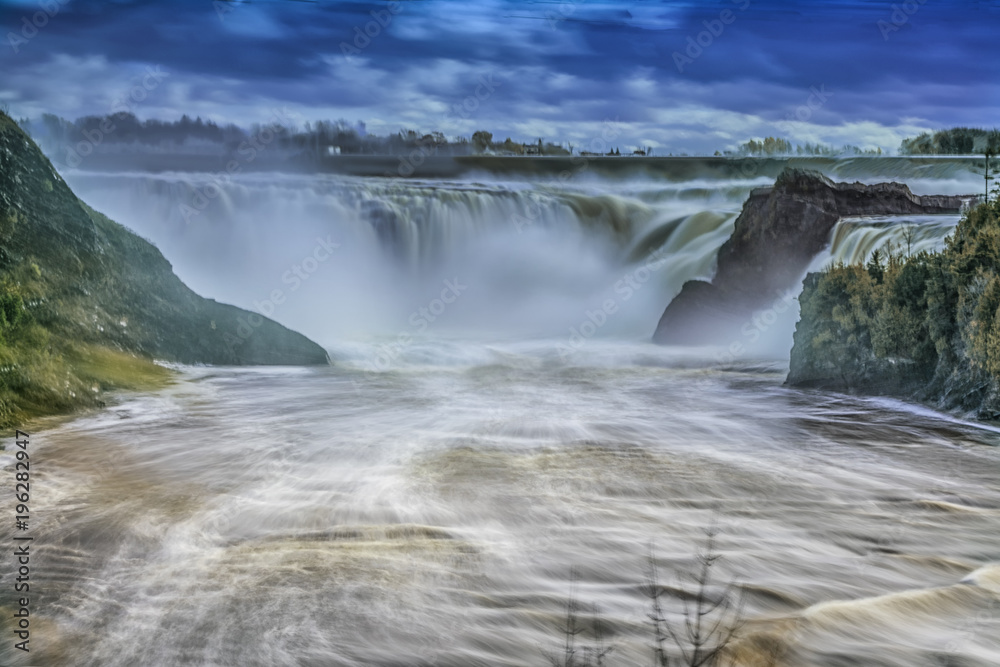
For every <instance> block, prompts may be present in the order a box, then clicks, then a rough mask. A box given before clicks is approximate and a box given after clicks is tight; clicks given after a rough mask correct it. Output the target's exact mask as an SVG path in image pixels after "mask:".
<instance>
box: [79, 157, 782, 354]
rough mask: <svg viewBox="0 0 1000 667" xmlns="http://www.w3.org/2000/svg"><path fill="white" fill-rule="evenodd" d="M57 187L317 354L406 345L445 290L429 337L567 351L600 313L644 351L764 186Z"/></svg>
mask: <svg viewBox="0 0 1000 667" xmlns="http://www.w3.org/2000/svg"><path fill="white" fill-rule="evenodd" d="M67 178H68V179H69V180H70V181H71V184H72V186H73V187H74V189H75V190H76V191H77V192H79V193H80V195H81V197H82V198H83V199H84V200H85V201H87V202H88V203H89V204H90V205H92V206H93V207H94V208H96V209H98V210H100V211H102V212H104V213H106V214H108V215H109V216H110V217H111V218H112V219H114V220H117V221H119V222H121V223H122V224H124V225H126V226H127V227H129V228H130V229H132V230H134V231H135V232H137V233H139V234H140V235H142V236H144V237H146V238H148V239H150V240H151V241H152V242H153V243H154V244H156V245H157V247H159V248H160V249H161V250H162V251H163V253H164V255H165V256H166V257H167V259H168V260H170V261H171V262H172V263H173V264H174V269H175V271H176V272H177V273H178V275H179V276H180V277H181V278H182V279H183V280H185V282H187V283H188V284H189V285H190V286H191V287H192V288H193V289H195V290H196V291H198V292H200V293H202V294H205V295H207V296H210V297H212V298H215V299H217V300H220V301H225V302H230V303H234V304H236V305H239V306H243V307H247V308H250V309H255V310H258V311H261V312H264V314H269V315H271V316H272V317H274V318H275V319H277V320H278V321H280V322H282V323H283V324H286V325H288V326H290V327H293V328H295V329H298V330H300V331H303V332H304V333H306V334H307V335H310V336H312V337H313V338H315V339H317V340H320V341H321V342H327V343H329V342H330V341H332V340H334V339H337V338H339V337H342V336H344V335H354V334H367V333H381V334H394V333H395V332H398V331H399V330H401V329H404V330H405V329H409V328H411V327H412V326H413V324H412V322H413V321H414V320H419V319H421V318H420V317H419V316H418V317H416V318H415V317H414V313H419V309H420V308H421V307H423V306H426V304H427V303H430V302H431V301H433V300H434V298H436V296H437V295H439V294H440V292H441V291H442V289H444V281H446V280H451V281H454V280H458V281H459V283H460V284H462V285H468V290H467V291H463V294H462V298H461V299H458V300H457V302H456V303H455V304H454V305H453V306H450V307H449V309H448V313H447V314H446V316H442V317H440V318H438V319H436V320H435V323H434V328H435V332H436V333H438V334H441V333H444V332H445V331H447V330H458V331H463V332H468V331H470V330H471V331H474V332H476V333H478V334H485V335H489V336H496V337H499V338H504V337H508V336H523V335H532V336H561V335H564V334H565V333H566V332H568V331H570V329H571V328H572V327H573V326H574V325H575V324H578V323H579V322H580V321H581V319H582V318H585V316H586V313H587V312H592V311H593V309H594V308H600V307H601V306H602V304H604V303H606V302H607V301H608V300H609V299H610V300H613V301H614V302H615V304H616V306H618V307H620V310H619V309H618V308H617V307H616V310H619V312H618V313H616V315H615V317H613V318H609V321H608V322H607V324H606V326H602V327H601V331H600V335H602V336H606V335H615V336H626V337H632V338H647V337H648V336H649V335H650V333H651V332H652V329H653V327H654V326H655V324H656V320H657V317H658V315H659V313H660V311H662V309H663V307H664V305H665V304H666V303H668V302H669V300H670V299H671V298H672V297H673V296H674V295H675V294H676V293H677V292H678V291H679V290H680V288H681V285H682V284H683V283H684V281H686V280H690V279H692V278H699V277H701V278H708V277H711V275H712V272H713V270H714V262H715V255H716V252H717V250H718V248H719V246H721V244H722V243H723V242H725V240H726V238H728V236H729V235H730V233H731V232H732V227H733V222H734V220H735V218H736V215H737V214H738V213H739V210H740V207H741V206H742V202H743V200H744V199H745V198H746V196H747V194H748V193H749V191H750V189H751V188H753V187H757V186H760V185H764V184H766V183H767V182H768V181H767V179H756V180H751V181H724V182H716V183H711V182H704V181H692V182H688V183H681V184H677V183H656V182H651V181H640V182H634V183H626V184H623V183H611V182H607V181H591V182H583V183H574V184H568V185H567V184H559V183H556V182H553V183H528V182H517V181H502V182H501V181H489V180H484V181H482V182H480V181H474V182H473V181H455V182H447V181H404V180H399V179H382V178H368V179H355V178H332V177H325V176H310V177H304V176H289V175H275V174H268V175H254V176H247V177H243V178H240V179H235V180H233V181H231V182H228V183H217V182H214V181H213V180H211V178H210V177H209V176H208V175H205V174H183V175H181V174H164V175H139V174H115V175H111V174H97V173H82V172H75V173H71V174H68V175H67ZM321 241H322V243H321ZM333 246H336V247H335V249H333V250H332V251H331V250H330V248H331V247H333ZM654 260H655V261H654ZM636 272H637V273H636ZM633 273H636V275H634V276H633ZM647 273H649V275H648V277H647ZM277 292H281V297H280V298H278V299H272V298H271V295H272V294H276V293H277ZM279 302H280V303H279Z"/></svg>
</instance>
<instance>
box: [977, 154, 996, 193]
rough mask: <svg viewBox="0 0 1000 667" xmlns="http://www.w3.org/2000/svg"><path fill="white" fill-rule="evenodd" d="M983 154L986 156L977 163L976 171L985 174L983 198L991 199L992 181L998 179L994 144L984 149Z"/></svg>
mask: <svg viewBox="0 0 1000 667" xmlns="http://www.w3.org/2000/svg"><path fill="white" fill-rule="evenodd" d="M983 156H984V157H985V158H986V159H985V160H983V162H981V163H977V164H976V173H979V174H982V175H983V199H984V200H989V198H990V181H994V180H996V177H995V176H993V175H992V174H995V173H996V171H997V166H996V162H995V157H996V153H995V151H994V149H993V147H992V146H990V147H988V148H986V150H985V151H983Z"/></svg>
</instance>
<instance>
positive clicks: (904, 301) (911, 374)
mask: <svg viewBox="0 0 1000 667" xmlns="http://www.w3.org/2000/svg"><path fill="white" fill-rule="evenodd" d="M800 302H801V306H802V313H801V319H800V321H799V323H798V326H797V328H796V332H795V345H794V348H793V349H792V358H791V372H790V373H789V382H790V383H791V384H798V385H811V386H819V387H826V388H831V389H836V390H841V391H852V392H860V393H874V394H887V395H895V396H906V397H913V398H916V399H919V400H923V401H927V402H931V403H933V404H936V405H938V406H939V407H942V408H948V409H962V410H968V411H975V412H976V413H977V415H978V416H979V417H980V418H984V419H996V418H998V417H1000V391H998V388H1000V200H994V201H991V202H987V203H983V204H980V205H979V206H977V207H976V208H974V209H972V210H971V211H969V212H968V213H967V214H966V215H965V216H963V218H962V220H961V221H960V223H959V225H958V227H957V228H956V230H955V232H954V234H953V235H952V236H950V237H949V238H948V240H947V245H946V247H945V249H944V250H943V251H942V252H940V253H921V254H919V255H915V256H911V257H906V256H903V254H902V252H901V251H900V250H899V249H895V248H887V249H884V250H883V251H881V252H879V253H877V254H876V256H875V257H873V258H872V260H871V261H870V262H869V263H868V264H867V265H866V266H860V265H855V266H840V267H837V268H834V269H832V270H831V271H828V272H826V273H821V274H811V275H810V276H809V277H808V278H807V279H806V282H805V288H804V290H803V293H802V296H801V298H800Z"/></svg>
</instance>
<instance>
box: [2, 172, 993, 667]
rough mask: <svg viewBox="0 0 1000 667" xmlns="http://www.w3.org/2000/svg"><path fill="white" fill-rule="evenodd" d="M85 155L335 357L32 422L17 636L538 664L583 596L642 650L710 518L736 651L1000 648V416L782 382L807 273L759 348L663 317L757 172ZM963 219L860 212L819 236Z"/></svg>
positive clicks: (901, 237) (908, 663)
mask: <svg viewBox="0 0 1000 667" xmlns="http://www.w3.org/2000/svg"><path fill="white" fill-rule="evenodd" d="M199 178H200V180H199ZM963 179H965V180H963ZM67 180H68V181H70V183H71V185H73V187H74V188H75V189H76V190H77V192H79V193H80V194H81V195H82V196H83V198H84V199H85V200H86V201H88V202H89V203H91V204H92V205H94V206H95V207H96V208H98V209H99V210H102V211H104V212H106V213H108V214H109V215H111V216H112V217H113V218H115V219H117V220H119V221H121V222H123V223H124V224H126V225H128V226H130V227H132V228H133V229H135V230H136V231H138V232H139V233H141V234H143V235H144V236H147V237H148V238H151V239H152V240H153V241H154V242H156V243H157V245H159V246H160V247H161V248H162V249H163V250H164V253H165V255H166V256H167V258H168V259H170V260H171V261H172V262H173V263H174V264H175V267H176V269H177V271H178V273H179V275H181V277H182V278H184V279H185V280H186V281H187V282H188V283H189V284H191V285H192V286H193V287H194V288H195V289H197V290H199V291H200V292H202V293H203V294H206V295H207V296H212V297H214V298H217V299H219V300H224V301H230V302H233V303H236V304H238V305H242V306H245V307H249V308H254V307H256V308H257V309H259V310H262V311H264V312H266V313H270V314H271V315H272V317H274V318H275V319H278V320H279V321H281V322H282V323H284V324H287V325H289V326H292V327H293V328H297V329H299V330H301V331H303V332H305V333H307V334H308V335H310V336H312V337H313V338H314V339H317V340H319V341H320V342H321V343H323V344H324V345H325V346H326V347H327V348H328V349H329V350H330V354H331V359H332V362H333V363H332V364H331V365H330V366H329V367H322V368H306V369H290V368H252V369H236V368H207V367H206V368H201V367H182V368H178V369H177V370H178V381H177V382H176V383H175V384H174V385H172V386H171V387H170V388H169V389H167V390H164V391H162V392H159V393H156V394H154V395H128V396H122V397H121V400H120V402H119V403H118V404H116V405H114V406H112V407H110V408H108V409H106V410H103V411H101V412H98V413H95V414H90V415H84V416H81V417H77V418H74V419H72V420H70V421H66V422H63V423H60V424H55V425H51V426H50V427H49V428H47V429H45V430H42V431H39V432H38V433H34V434H33V438H32V446H33V447H34V448H35V450H34V453H33V454H32V471H33V482H34V483H33V485H32V487H33V488H32V497H33V498H34V499H35V500H34V501H33V503H34V506H33V507H32V512H33V517H34V523H35V525H34V527H33V534H34V535H35V538H36V539H35V543H34V547H33V549H34V552H33V553H34V555H33V560H32V576H33V577H37V580H36V582H35V583H33V584H32V586H33V588H32V590H33V591H35V590H36V587H37V593H35V595H36V596H37V601H38V604H37V606H36V607H35V610H34V618H33V626H32V627H33V635H32V642H33V644H34V643H35V642H37V649H36V650H35V652H33V653H32V659H31V661H27V660H26V658H25V657H23V656H21V655H18V654H17V653H16V652H15V651H13V650H12V649H11V645H12V642H8V641H5V642H4V643H3V644H2V646H0V662H2V663H3V664H11V665H27V664H37V665H87V666H91V665H93V666H123V667H124V666H132V665H189V664H190V665H316V666H320V665H384V666H389V665H435V666H439V667H445V666H456V667H458V666H463V665H546V664H550V663H549V656H552V655H554V656H562V655H563V653H564V648H563V645H564V642H565V632H564V628H565V624H566V622H567V602H568V599H569V598H570V597H572V599H573V600H575V606H576V608H577V611H576V612H575V616H577V617H578V622H579V625H580V627H581V629H582V632H581V633H580V634H579V635H576V642H577V643H578V644H577V645H578V647H579V648H580V649H581V652H580V653H579V654H578V656H577V657H578V658H580V657H582V656H583V655H584V653H583V649H584V648H586V647H587V646H589V645H592V644H594V643H595V642H596V641H597V639H596V638H595V636H594V632H593V630H594V626H595V623H594V620H595V618H598V617H599V618H600V619H601V621H602V622H601V623H600V627H603V641H604V643H605V644H606V645H607V646H610V647H613V651H612V652H611V653H610V654H609V655H608V656H607V658H606V664H608V665H609V666H610V665H648V664H651V662H652V649H651V644H652V639H653V633H652V629H651V627H652V625H651V623H650V620H649V618H648V614H649V612H650V600H649V598H648V597H647V595H646V594H647V593H648V590H647V587H646V586H645V583H646V581H647V578H648V576H649V573H650V560H651V559H652V560H653V561H654V562H655V563H656V567H657V573H658V578H659V580H660V583H661V584H662V585H663V586H664V589H663V590H664V592H665V595H664V596H663V600H662V604H663V611H664V614H665V616H666V618H667V619H668V621H669V622H670V623H671V624H672V625H673V626H674V627H680V624H681V623H682V619H683V612H684V606H683V604H682V600H683V599H684V598H686V597H687V594H690V593H691V592H692V591H693V584H692V581H691V578H690V575H691V574H693V573H694V572H695V571H696V567H697V560H696V556H697V554H698V552H699V550H700V549H703V548H704V545H705V541H706V537H705V532H706V530H708V529H710V528H712V527H714V530H716V531H717V537H716V549H717V552H718V554H720V555H721V558H720V559H719V560H718V561H717V562H716V565H715V566H714V567H713V580H714V582H715V583H716V585H714V586H713V587H712V588H711V589H710V591H709V596H710V597H712V598H713V599H715V598H717V597H718V596H719V595H721V594H722V592H723V587H722V586H723V585H724V584H727V583H730V582H731V583H732V584H733V586H732V588H731V589H730V592H731V593H732V594H733V595H734V596H736V595H737V591H742V600H743V604H742V607H740V608H739V609H738V610H734V611H733V612H732V613H731V614H729V617H728V618H726V619H724V620H725V621H726V622H735V620H736V617H737V615H739V616H741V617H742V621H743V623H742V626H741V629H740V632H739V633H738V640H737V641H736V642H735V643H734V644H733V645H732V648H733V653H732V655H733V658H734V659H735V660H736V661H737V662H736V664H738V665H743V666H744V667H751V666H753V667H756V666H758V665H759V666H764V665H775V666H778V665H792V666H794V665H803V666H805V665H823V666H839V665H877V666H881V665H885V666H889V665H891V666H894V667H897V666H898V667H919V666H923V665H928V666H932V665H941V666H944V665H948V666H959V665H961V666H963V667H964V666H984V667H985V666H988V665H996V664H1000V547H998V543H997V535H998V533H1000V474H998V473H1000V448H998V446H997V445H998V444H1000V432H998V431H997V430H995V429H992V428H990V427H987V426H983V425H977V424H973V423H970V422H967V421H963V420H961V419H959V418H955V417H950V416H946V415H942V414H939V413H935V412H933V411H931V410H929V409H926V408H922V407H918V406H913V405H908V404H905V403H902V402H898V401H890V400H884V399H864V398H858V397H848V396H842V395H837V394H829V393H822V392H815V391H801V390H797V389H793V388H789V387H786V386H784V385H783V380H784V375H785V372H786V371H787V353H788V348H789V346H790V340H791V339H790V333H791V330H792V327H793V326H794V322H795V319H796V305H795V302H794V299H793V298H792V297H794V293H793V294H791V296H790V297H789V298H788V299H786V300H780V301H779V302H776V304H775V307H774V308H773V309H772V310H773V312H772V313H770V314H769V316H767V317H764V316H762V318H761V319H759V320H757V321H755V322H754V323H753V324H752V326H750V327H749V328H748V331H749V332H750V333H748V334H747V340H746V341H743V342H747V343H750V342H756V343H759V344H758V345H757V346H756V347H754V346H750V345H748V350H749V351H748V352H747V354H746V355H744V356H742V357H740V358H735V359H734V358H732V357H731V356H729V357H727V356H725V355H724V354H722V353H720V351H718V350H714V349H709V348H701V349H688V350H684V349H678V348H663V347H657V346H653V345H651V344H650V343H648V342H647V340H648V337H649V334H650V333H651V331H652V328H653V327H654V326H655V323H656V320H657V318H658V317H659V314H660V313H661V312H662V309H663V307H664V306H665V305H666V302H668V301H669V299H670V297H671V296H672V295H673V294H675V293H676V292H677V291H678V290H679V289H680V285H681V284H682V283H683V281H684V280H687V279H690V278H694V277H708V276H710V275H711V272H712V270H713V262H714V255H715V251H716V250H717V249H718V247H719V245H721V243H722V242H723V241H724V240H725V238H726V237H727V236H728V234H729V233H730V231H731V229H732V224H733V220H734V219H735V216H736V214H737V213H738V211H739V208H740V205H741V203H742V201H743V199H744V198H745V197H746V194H747V193H748V192H749V191H750V189H751V188H752V187H757V186H760V185H762V184H763V182H757V181H756V180H753V179H751V180H746V181H731V182H722V181H720V182H710V181H707V182H694V181H689V182H682V183H654V182H629V183H616V182H600V181H581V182H578V183H575V184H572V185H566V184H560V185H545V184H538V183H530V182H518V181H516V180H508V181H504V182H498V181H494V180H490V179H488V178H486V177H483V178H478V179H476V180H472V179H469V180H466V181H460V182H406V183H399V182H392V181H384V180H380V179H371V180H361V179H327V178H306V177H290V176H289V177H281V176H276V175H270V176H267V177H263V176H259V177H247V178H245V179H242V180H240V181H238V182H235V183H230V184H224V185H220V186H217V188H216V191H215V192H214V195H215V196H213V197H212V198H208V197H206V201H207V202H208V203H207V205H206V206H205V207H203V208H202V209H200V210H199V209H198V208H196V207H195V206H194V200H193V199H192V193H198V192H205V188H206V187H207V185H208V184H209V183H211V181H210V180H209V179H208V178H207V177H198V176H190V175H185V176H176V175H165V176H148V175H147V176H139V175H94V174H82V173H81V174H69V175H67ZM871 180H878V178H877V174H874V175H872V177H871ZM916 180H917V179H915V181H916ZM911 185H912V186H913V187H914V189H916V190H918V191H920V192H933V191H938V190H939V191H942V192H954V191H956V190H957V191H959V192H971V191H974V188H975V184H974V182H973V181H971V180H969V179H967V178H966V176H964V175H961V174H959V175H954V174H943V175H941V174H939V175H937V177H936V179H928V178H923V180H919V182H917V184H915V185H914V184H911ZM189 205H190V206H191V208H193V209H194V210H196V211H198V212H197V213H196V214H191V211H190V210H187V209H185V208H184V207H185V206H189ZM956 220H957V217H956V216H944V217H931V218H927V217H924V218H910V219H885V218H879V219H863V220H846V221H843V222H842V223H841V224H840V225H839V226H838V228H837V229H836V230H834V233H833V235H832V238H831V241H832V245H831V250H830V252H829V253H828V254H827V255H824V256H823V257H819V258H817V260H816V262H817V266H822V265H823V264H827V263H829V262H832V261H856V260H859V259H864V258H865V256H866V255H867V254H868V253H869V252H870V251H871V250H872V249H874V248H876V247H878V246H880V245H881V244H883V243H884V242H885V241H886V240H890V239H891V240H895V242H897V243H902V242H905V240H907V239H908V240H909V242H910V243H911V245H916V247H915V248H914V250H917V249H924V248H934V247H938V246H940V244H941V243H942V242H943V239H944V237H945V236H946V234H947V233H948V230H949V229H950V228H951V227H952V226H953V225H954V224H955V222H956ZM908 230H909V231H908ZM317 239H319V240H320V241H325V243H326V245H324V244H323V243H322V242H320V241H318V240H317ZM334 244H335V245H336V247H334ZM317 249H319V252H317ZM324 256H325V258H324V259H321V258H322V257H324ZM310 257H311V258H312V259H313V260H314V261H312V262H310V261H307V260H308V259H309V258H310ZM296 266H297V267H299V268H298V271H296V269H295V267H296ZM300 274H301V275H300ZM302 276H304V277H302ZM295 279H298V280H299V284H298V287H295V284H296V283H295ZM293 288H294V289H293ZM276 291H277V292H281V297H282V298H275V292H276ZM765 315H768V314H765ZM751 338H752V339H753V341H751V340H750V339H751ZM2 461H3V465H4V467H5V469H6V468H10V467H12V457H11V455H10V452H7V453H5V454H3V455H2ZM9 477H11V476H10V475H5V479H4V480H3V481H2V484H3V485H4V490H3V492H4V493H7V491H9V489H6V486H7V485H8V480H7V478H9ZM5 530H7V529H6V528H5ZM9 538H10V535H9V534H8V533H4V539H5V543H10V540H9ZM4 567H6V563H5V565H4ZM36 573H37V574H36ZM737 611H738V612H739V613H738V614H737ZM578 664H579V663H578ZM671 664H675V663H671ZM677 664H679V663H677Z"/></svg>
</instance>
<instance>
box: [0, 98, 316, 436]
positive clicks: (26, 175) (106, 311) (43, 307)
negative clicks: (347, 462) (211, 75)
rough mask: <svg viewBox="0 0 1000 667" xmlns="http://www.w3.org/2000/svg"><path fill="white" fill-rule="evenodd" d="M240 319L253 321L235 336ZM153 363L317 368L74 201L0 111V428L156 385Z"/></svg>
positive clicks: (290, 342) (306, 355) (281, 334)
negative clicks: (112, 392) (114, 393)
mask: <svg viewBox="0 0 1000 667" xmlns="http://www.w3.org/2000/svg"><path fill="white" fill-rule="evenodd" d="M248 317H253V318H254V322H255V323H256V324H255V325H254V327H252V328H251V327H249V326H248V327H244V328H243V329H241V328H240V322H241V318H243V319H246V318H248ZM241 332H250V335H242V333H241ZM154 359H160V360H166V361H174V362H182V363H213V364H290V365H291V364H309V363H315V364H322V363H326V361H327V357H326V353H325V351H324V350H323V349H322V348H321V347H319V346H318V345H316V344H315V343H312V342H311V341H309V340H308V339H307V338H305V337H304V336H301V335H299V334H296V333H294V332H292V331H289V330H287V329H285V328H284V327H282V326H281V325H279V324H277V323H275V322H272V321H270V320H267V319H266V318H261V317H259V316H257V315H255V314H252V313H248V312H246V311H243V310H240V309H239V308H235V307H233V306H227V305H224V304H219V303H216V302H214V301H212V300H209V299H204V298H202V297H200V296H198V295H197V294H195V293H194V292H192V291H191V290H190V289H188V288H187V286H185V285H184V284H183V283H182V282H181V281H180V279H179V278H177V276H176V275H174V273H173V271H172V269H171V267H170V263H169V262H167V260H166V259H164V257H163V255H162V254H160V252H159V251H158V250H157V249H156V248H155V247H154V246H153V245H151V244H150V243H149V242H147V241H145V240H143V239H141V238H139V237H138V236H136V235H135V234H133V233H132V232H130V231H128V230H127V229H125V228H124V227H122V226H121V225H119V224H117V223H115V222H113V221H111V220H109V219H108V218H106V217H105V216H103V215H101V214H100V213H97V212H96V211H93V210H92V209H90V208H89V207H87V206H86V205H85V204H83V203H82V202H81V201H79V200H78V199H77V198H76V196H75V195H74V194H73V193H72V191H71V190H70V189H69V187H68V186H67V185H66V184H65V183H64V182H63V180H62V178H60V176H59V174H58V173H57V172H56V170H55V169H54V168H53V167H52V164H51V163H50V162H49V161H48V160H47V159H46V158H45V157H44V156H43V155H42V153H41V151H40V150H39V149H38V147H37V146H36V145H35V144H34V143H33V142H32V141H31V139H30V138H29V137H28V136H27V135H26V134H25V133H24V132H23V131H22V130H21V128H19V127H18V126H17V124H16V123H14V122H13V121H12V120H11V119H10V118H9V117H8V116H6V115H4V114H3V113H0V428H11V427H13V426H16V425H20V424H23V423H24V422H25V420H28V419H31V418H33V417H38V416H42V415H50V414H59V413H65V412H69V411H71V410H74V409H77V408H82V407H90V406H99V405H102V404H103V400H104V399H103V395H104V393H105V392H106V391H108V390H112V389H142V388H150V387H154V386H159V385H162V384H163V383H164V382H167V381H168V380H169V377H170V373H169V371H167V370H166V369H165V368H163V367H162V366H159V365H157V364H155V363H154V362H153V360H154Z"/></svg>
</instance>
